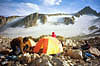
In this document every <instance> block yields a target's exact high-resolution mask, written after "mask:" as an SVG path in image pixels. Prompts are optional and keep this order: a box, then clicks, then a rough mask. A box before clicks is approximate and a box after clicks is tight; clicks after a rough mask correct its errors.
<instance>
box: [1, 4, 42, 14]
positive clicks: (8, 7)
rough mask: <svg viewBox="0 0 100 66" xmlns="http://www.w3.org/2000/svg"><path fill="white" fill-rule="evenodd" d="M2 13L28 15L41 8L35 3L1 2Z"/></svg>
mask: <svg viewBox="0 0 100 66" xmlns="http://www.w3.org/2000/svg"><path fill="white" fill-rule="evenodd" d="M0 9H1V10H0V15H8V16H11V15H21V16H22V15H28V14H31V13H34V12H38V11H39V10H40V8H39V6H38V5H37V4H34V3H0Z"/></svg>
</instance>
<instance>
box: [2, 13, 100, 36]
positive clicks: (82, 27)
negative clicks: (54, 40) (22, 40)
mask: <svg viewBox="0 0 100 66" xmlns="http://www.w3.org/2000/svg"><path fill="white" fill-rule="evenodd" d="M64 17H72V15H66V16H65V15H64V16H48V17H47V23H46V24H41V23H40V20H38V25H37V26H34V27H29V28H24V27H23V26H22V27H15V28H14V27H13V28H12V27H10V26H8V27H7V26H6V27H5V28H6V29H5V30H2V29H0V30H2V31H1V32H0V34H1V35H4V36H7V37H18V36H23V37H25V36H33V37H39V36H41V35H51V33H52V32H55V33H56V35H61V36H65V37H72V36H77V35H87V34H90V33H91V31H89V30H88V27H90V26H93V25H96V26H97V27H100V22H94V20H95V19H98V18H99V17H96V16H93V15H83V16H80V17H79V18H77V17H75V24H69V25H65V24H64V23H62V22H63V18H64ZM19 19H21V18H19ZM14 22H16V21H13V23H14ZM58 22H60V24H55V23H58ZM98 23H99V24H98Z"/></svg>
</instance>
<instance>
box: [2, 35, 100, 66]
mask: <svg viewBox="0 0 100 66" xmlns="http://www.w3.org/2000/svg"><path fill="white" fill-rule="evenodd" d="M23 38H24V37H23ZM29 38H30V39H32V37H29ZM17 39H18V38H17ZM64 39H65V38H64V37H59V36H58V37H57V38H53V37H50V36H49V37H45V36H41V37H39V39H38V38H37V39H36V38H33V40H35V42H37V44H36V47H35V48H34V49H32V50H27V52H25V53H23V54H22V53H20V54H18V52H17V51H18V50H16V52H15V53H16V54H12V51H13V50H12V49H11V46H10V42H11V41H13V40H14V39H10V38H6V37H3V36H0V43H1V46H0V47H1V48H0V65H3V66H78V65H82V66H89V65H90V66H94V65H95V66H99V64H100V63H99V61H100V47H99V46H100V45H99V42H100V37H95V38H89V39H87V41H88V43H89V45H90V46H91V48H90V49H86V50H85V48H84V50H82V49H81V46H82V47H83V45H84V46H85V44H84V41H86V39H85V40H73V39H70V38H67V39H66V43H67V44H65V45H63V46H60V45H59V41H61V40H62V41H64ZM69 43H70V44H69ZM90 43H91V44H90ZM56 44H57V45H56ZM34 45H35V44H34ZM34 45H33V46H34ZM47 45H48V46H47ZM14 46H15V45H14ZM59 46H60V48H59ZM47 47H48V48H47ZM86 47H87V46H86ZM41 48H43V49H42V50H41ZM61 48H63V50H62V49H61ZM93 48H94V49H96V50H94V49H93ZM91 49H92V50H91ZM94 51H95V52H94ZM84 55H85V56H84Z"/></svg>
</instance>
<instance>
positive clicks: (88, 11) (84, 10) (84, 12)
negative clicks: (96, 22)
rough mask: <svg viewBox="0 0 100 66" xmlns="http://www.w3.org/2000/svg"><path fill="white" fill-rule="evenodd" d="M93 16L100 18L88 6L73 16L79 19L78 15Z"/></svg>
mask: <svg viewBox="0 0 100 66" xmlns="http://www.w3.org/2000/svg"><path fill="white" fill-rule="evenodd" d="M87 14H90V15H95V16H100V14H99V13H97V12H96V11H95V10H94V9H92V8H91V7H90V6H86V7H85V8H83V9H81V10H80V11H79V12H77V13H76V14H75V16H77V17H79V16H80V15H87Z"/></svg>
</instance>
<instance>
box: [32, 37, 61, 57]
mask: <svg viewBox="0 0 100 66" xmlns="http://www.w3.org/2000/svg"><path fill="white" fill-rule="evenodd" d="M40 49H43V51H42V52H43V53H45V54H47V55H49V54H57V53H61V52H63V48H62V45H61V42H59V40H57V39H56V38H53V37H50V36H48V37H44V38H41V39H40V40H39V41H38V42H37V44H36V46H35V48H34V49H33V52H35V53H38V52H39V50H40Z"/></svg>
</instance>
